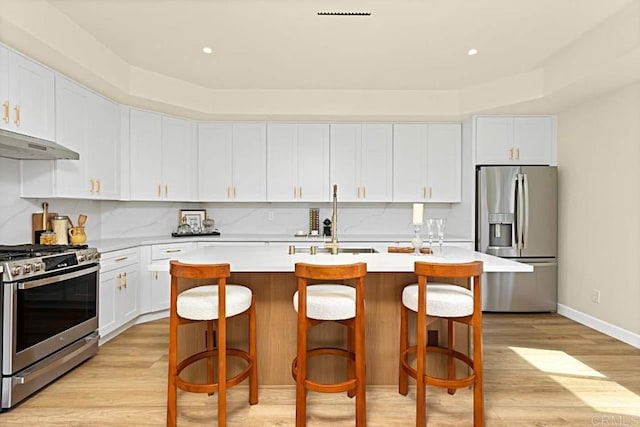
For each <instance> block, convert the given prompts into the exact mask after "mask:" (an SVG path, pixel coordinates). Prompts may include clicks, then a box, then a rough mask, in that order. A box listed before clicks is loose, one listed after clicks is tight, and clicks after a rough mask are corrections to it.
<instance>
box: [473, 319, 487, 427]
mask: <svg viewBox="0 0 640 427" xmlns="http://www.w3.org/2000/svg"><path fill="white" fill-rule="evenodd" d="M476 316H477V320H474V322H473V373H474V374H475V375H476V380H475V384H474V385H473V425H474V427H482V426H483V425H484V391H483V373H482V369H483V367H482V312H479V313H476V314H474V317H476Z"/></svg>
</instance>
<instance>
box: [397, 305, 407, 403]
mask: <svg viewBox="0 0 640 427" xmlns="http://www.w3.org/2000/svg"><path fill="white" fill-rule="evenodd" d="M408 339H409V337H408V333H407V308H406V307H405V306H404V304H401V307H400V357H399V360H400V365H399V367H398V393H400V394H401V395H403V396H406V395H407V393H409V383H408V379H409V378H408V375H407V373H406V372H405V371H404V369H402V362H403V361H404V360H405V359H406V358H405V356H404V355H403V353H404V352H405V351H406V350H407V348H408V346H409V344H408Z"/></svg>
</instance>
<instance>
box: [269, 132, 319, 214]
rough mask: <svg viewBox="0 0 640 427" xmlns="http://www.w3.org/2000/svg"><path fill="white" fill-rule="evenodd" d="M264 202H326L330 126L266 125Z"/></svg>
mask: <svg viewBox="0 0 640 427" xmlns="http://www.w3.org/2000/svg"><path fill="white" fill-rule="evenodd" d="M267 177H268V179H267V200H269V201H274V202H275V201H310V202H324V201H328V200H329V125H326V124H269V125H268V126H267Z"/></svg>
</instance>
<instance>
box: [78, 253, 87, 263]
mask: <svg viewBox="0 0 640 427" xmlns="http://www.w3.org/2000/svg"><path fill="white" fill-rule="evenodd" d="M85 259H86V257H85V256H84V254H78V262H84V261H85Z"/></svg>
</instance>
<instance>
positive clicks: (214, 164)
mask: <svg viewBox="0 0 640 427" xmlns="http://www.w3.org/2000/svg"><path fill="white" fill-rule="evenodd" d="M266 170H267V141H266V125H265V124H259V123H258V124H254V123H247V124H226V123H201V124H200V125H198V199H199V200H201V201H212V202H213V201H247V202H258V201H265V200H266V197H267V185H266Z"/></svg>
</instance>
